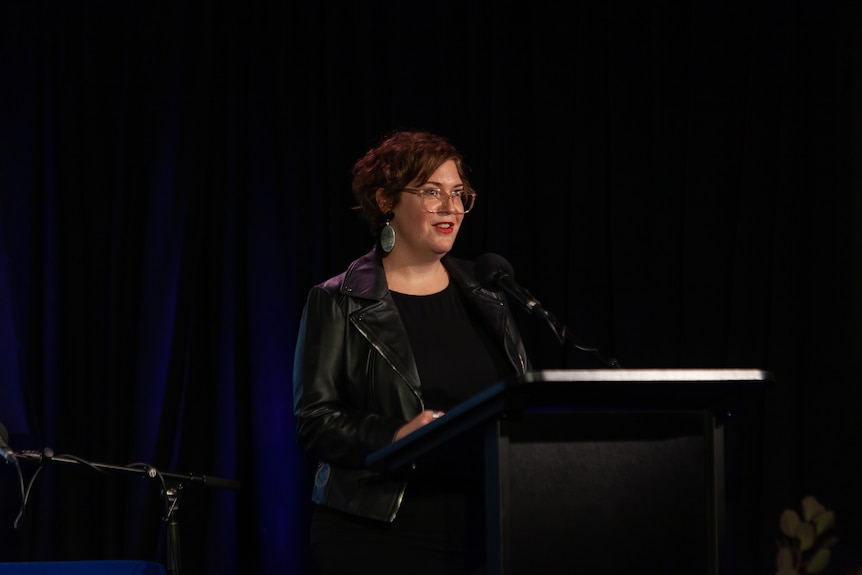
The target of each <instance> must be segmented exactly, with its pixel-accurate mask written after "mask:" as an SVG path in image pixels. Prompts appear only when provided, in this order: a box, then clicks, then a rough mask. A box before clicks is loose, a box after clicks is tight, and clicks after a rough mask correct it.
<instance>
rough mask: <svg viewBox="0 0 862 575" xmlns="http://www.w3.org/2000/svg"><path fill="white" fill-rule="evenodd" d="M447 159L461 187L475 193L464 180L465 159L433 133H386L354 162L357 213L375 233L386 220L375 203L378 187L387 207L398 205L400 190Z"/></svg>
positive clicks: (424, 176) (426, 177)
mask: <svg viewBox="0 0 862 575" xmlns="http://www.w3.org/2000/svg"><path fill="white" fill-rule="evenodd" d="M448 160H452V161H454V162H455V166H456V168H457V170H458V176H460V178H461V181H462V182H463V184H464V189H465V190H467V191H468V192H471V193H472V192H474V190H473V188H472V187H471V186H470V183H469V181H468V179H467V173H466V172H467V168H466V165H465V162H464V158H463V156H462V155H461V152H459V151H458V150H457V149H456V148H455V146H453V145H452V144H451V143H449V141H448V140H447V139H446V138H444V137H442V136H438V135H436V134H432V133H429V132H423V131H403V130H400V131H396V132H392V133H390V134H388V135H387V136H385V137H384V138H383V139H382V140H381V142H380V143H379V144H378V145H377V146H376V147H374V148H372V149H370V150H368V152H366V154H365V155H364V156H363V157H362V158H360V159H359V160H357V162H356V163H355V164H354V165H353V172H352V173H353V186H352V187H353V195H354V196H355V197H356V201H357V203H358V205H357V206H356V209H357V210H359V213H360V215H361V216H362V218H363V219H365V221H366V222H367V223H368V228H369V230H370V231H371V233H372V234H373V235H375V236H377V235H378V234H379V233H380V230H381V229H382V228H383V226H384V225H385V223H386V214H385V213H383V211H382V210H381V209H380V206H378V204H377V190H379V189H381V188H382V189H383V195H384V197H385V199H386V201H387V203H388V204H389V206H390V209H392V208H394V207H395V206H397V205H398V200H399V198H400V197H401V191H402V190H403V189H404V188H405V187H407V186H409V185H410V184H411V183H412V182H415V181H420V182H424V181H425V180H427V179H428V178H429V177H431V174H433V173H434V172H435V171H437V168H439V167H440V166H441V165H443V164H444V163H446V162H447V161H448Z"/></svg>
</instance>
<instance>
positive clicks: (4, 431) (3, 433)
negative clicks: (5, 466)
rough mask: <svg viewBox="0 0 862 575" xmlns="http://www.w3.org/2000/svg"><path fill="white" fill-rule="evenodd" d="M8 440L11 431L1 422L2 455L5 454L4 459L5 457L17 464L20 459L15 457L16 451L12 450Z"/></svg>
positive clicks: (0, 442)
mask: <svg viewBox="0 0 862 575" xmlns="http://www.w3.org/2000/svg"><path fill="white" fill-rule="evenodd" d="M8 440H9V431H8V430H7V429H6V426H5V425H3V424H2V423H0V455H2V456H3V459H5V460H6V461H7V463H13V464H17V463H18V459H17V458H16V457H15V452H14V451H12V448H11V447H9V444H7V443H6V442H7V441H8Z"/></svg>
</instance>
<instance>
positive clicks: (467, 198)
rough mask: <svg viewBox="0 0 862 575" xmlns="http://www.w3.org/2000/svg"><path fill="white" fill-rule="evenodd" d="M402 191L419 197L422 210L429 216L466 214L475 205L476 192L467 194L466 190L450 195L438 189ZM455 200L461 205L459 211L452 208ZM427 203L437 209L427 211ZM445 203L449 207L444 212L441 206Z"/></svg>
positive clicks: (408, 189)
mask: <svg viewBox="0 0 862 575" xmlns="http://www.w3.org/2000/svg"><path fill="white" fill-rule="evenodd" d="M403 190H404V191H405V192H409V193H411V194H413V195H416V196H419V199H420V200H421V202H422V209H423V210H425V211H426V212H428V213H429V214H439V213H446V214H468V213H470V210H472V209H473V208H474V207H475V205H476V192H468V191H467V190H455V191H454V192H452V193H446V192H444V191H443V190H441V189H440V188H403ZM455 200H458V201H459V202H460V203H461V208H462V210H461V211H458V209H457V208H455V207H454V206H455V203H454V202H455ZM429 202H430V203H431V205H434V203H437V204H438V205H437V209H434V210H431V209H428V205H429ZM447 203H448V204H449V205H450V207H449V208H447V209H445V210H444V209H443V206H444V205H446V204H447Z"/></svg>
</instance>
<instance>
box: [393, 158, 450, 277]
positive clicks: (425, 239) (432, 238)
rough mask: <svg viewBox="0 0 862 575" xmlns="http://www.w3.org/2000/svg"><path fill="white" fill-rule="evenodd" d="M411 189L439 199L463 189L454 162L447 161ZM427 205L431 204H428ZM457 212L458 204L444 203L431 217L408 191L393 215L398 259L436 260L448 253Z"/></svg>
mask: <svg viewBox="0 0 862 575" xmlns="http://www.w3.org/2000/svg"><path fill="white" fill-rule="evenodd" d="M410 187H411V188H414V189H432V188H433V189H437V190H441V191H442V196H444V197H445V196H446V195H447V194H451V193H452V192H453V191H454V190H460V189H463V187H464V184H463V183H462V181H461V177H460V176H459V175H458V169H457V168H456V167H455V162H453V161H452V160H447V161H446V162H445V163H443V164H442V165H441V166H440V167H439V168H437V170H436V171H435V172H434V173H433V174H431V176H430V177H429V178H428V181H426V182H418V181H417V182H411V184H410ZM427 204H429V207H430V204H431V202H430V201H429V202H427ZM453 210H456V211H457V210H460V204H458V203H454V204H453V201H452V200H450V201H448V202H444V203H443V205H442V207H440V208H439V211H438V213H430V212H428V211H427V210H426V209H425V208H424V207H423V200H422V197H421V196H419V195H417V194H414V193H410V192H407V191H404V192H401V198H400V200H399V202H398V205H397V206H396V207H395V209H394V210H393V212H394V213H395V217H394V218H393V219H392V221H391V222H390V225H391V226H392V227H393V228H394V229H395V248H394V249H393V251H396V250H397V251H398V252H400V253H399V255H400V257H403V256H408V257H410V258H411V259H416V260H429V259H439V258H440V257H442V256H444V255H445V254H446V253H448V252H449V251H450V250H451V249H452V246H453V245H454V243H455V238H456V237H457V235H458V230H459V229H460V228H461V222H462V221H463V220H464V214H456V213H453Z"/></svg>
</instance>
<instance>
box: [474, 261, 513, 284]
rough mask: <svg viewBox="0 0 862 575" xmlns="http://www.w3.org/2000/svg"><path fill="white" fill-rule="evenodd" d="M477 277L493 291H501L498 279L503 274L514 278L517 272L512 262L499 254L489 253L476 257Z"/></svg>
mask: <svg viewBox="0 0 862 575" xmlns="http://www.w3.org/2000/svg"><path fill="white" fill-rule="evenodd" d="M475 266H476V268H475V269H476V278H477V279H478V280H479V283H480V284H482V287H483V288H485V289H488V290H491V291H500V286H499V285H498V284H497V279H498V278H499V277H501V276H509V277H510V278H513V277H514V276H515V272H514V270H513V269H512V264H510V263H509V261H508V260H507V259H506V258H504V257H503V256H501V255H499V254H494V253H487V254H482V255H481V256H479V257H478V258H476V263H475Z"/></svg>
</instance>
